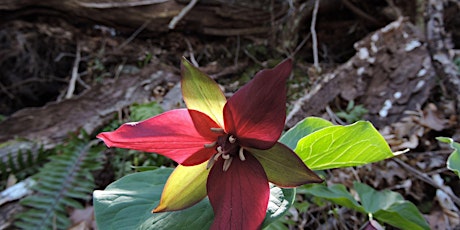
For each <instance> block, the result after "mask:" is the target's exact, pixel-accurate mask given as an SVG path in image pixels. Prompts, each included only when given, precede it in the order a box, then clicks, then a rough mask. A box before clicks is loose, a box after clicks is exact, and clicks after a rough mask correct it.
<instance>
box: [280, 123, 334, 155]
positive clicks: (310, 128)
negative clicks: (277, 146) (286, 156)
mask: <svg viewBox="0 0 460 230" xmlns="http://www.w3.org/2000/svg"><path fill="white" fill-rule="evenodd" d="M328 126H332V123H331V122H330V121H327V120H324V119H322V118H319V117H307V118H305V119H303V120H301V121H300V122H299V123H297V124H296V125H295V126H294V127H292V128H291V129H289V130H288V131H287V132H286V133H284V134H283V136H282V137H281V138H280V140H279V142H281V143H283V144H285V145H286V146H288V147H289V148H290V149H295V148H296V146H297V142H298V141H299V140H300V139H302V138H303V137H305V136H307V135H308V134H310V133H313V132H314V131H316V130H320V129H322V128H325V127H328Z"/></svg>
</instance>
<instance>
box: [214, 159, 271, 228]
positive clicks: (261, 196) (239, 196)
mask: <svg viewBox="0 0 460 230" xmlns="http://www.w3.org/2000/svg"><path fill="white" fill-rule="evenodd" d="M223 162H224V160H223V159H222V158H220V159H219V160H218V161H217V162H216V163H215V165H214V166H213V167H212V168H211V172H209V176H208V181H207V184H206V188H207V190H208V197H209V200H210V201H211V205H212V208H213V210H214V222H213V224H212V226H211V229H218V230H226V229H259V228H260V226H261V224H262V222H263V220H264V218H265V215H266V211H267V205H268V198H269V196H270V188H269V186H268V180H267V176H266V175H265V172H264V170H263V168H262V166H261V165H260V164H259V162H258V161H257V160H256V159H255V158H254V157H253V156H251V154H247V156H246V160H245V161H241V160H240V159H239V158H238V157H235V158H233V162H232V164H231V165H230V168H229V169H228V170H227V171H226V172H224V171H223V170H222V167H223Z"/></svg>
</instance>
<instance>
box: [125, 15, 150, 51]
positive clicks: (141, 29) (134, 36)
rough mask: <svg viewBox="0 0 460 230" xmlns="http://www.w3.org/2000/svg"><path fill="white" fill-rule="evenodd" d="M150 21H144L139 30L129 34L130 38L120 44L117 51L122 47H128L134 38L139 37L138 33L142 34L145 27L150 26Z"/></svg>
mask: <svg viewBox="0 0 460 230" xmlns="http://www.w3.org/2000/svg"><path fill="white" fill-rule="evenodd" d="M151 21H152V20H151V19H150V20H147V21H145V22H144V23H143V24H142V25H141V26H140V27H139V28H137V30H136V31H134V33H133V34H131V36H129V38H128V39H126V41H124V42H123V43H121V45H120V46H119V47H118V49H121V48H123V47H124V46H126V45H128V44H129V43H130V42H131V41H132V40H134V38H136V37H137V35H139V33H140V32H142V31H143V30H144V29H145V27H147V26H148V25H149V24H150V22H151Z"/></svg>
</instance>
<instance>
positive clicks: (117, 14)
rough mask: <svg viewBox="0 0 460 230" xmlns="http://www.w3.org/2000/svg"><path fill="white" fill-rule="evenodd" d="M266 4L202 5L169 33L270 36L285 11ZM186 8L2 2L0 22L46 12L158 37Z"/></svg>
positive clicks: (168, 0) (281, 4)
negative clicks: (175, 31)
mask: <svg viewBox="0 0 460 230" xmlns="http://www.w3.org/2000/svg"><path fill="white" fill-rule="evenodd" d="M271 2H272V1H270V0H264V1H255V2H252V1H244V0H236V1H231V3H227V1H220V0H202V1H199V2H198V4H196V5H195V6H194V7H193V8H192V10H190V11H189V12H188V13H187V14H186V15H185V17H183V18H182V19H181V20H179V21H178V24H177V26H176V28H175V29H176V30H179V31H192V32H195V33H200V34H206V35H219V36H231V35H247V34H267V33H268V32H270V31H271V26H272V25H271V20H276V19H277V18H279V17H280V16H282V15H284V14H285V13H286V12H287V10H288V5H287V2H286V1H273V5H272V4H271ZM187 3H188V1H175V0H131V1H121V0H112V1H101V0H93V1H90V0H66V1H61V0H43V1H35V0H18V1H16V0H7V1H1V2H0V12H1V13H2V14H3V15H4V16H3V18H4V20H5V19H13V18H17V17H20V16H24V15H31V14H40V13H47V14H58V15H60V16H62V17H65V18H67V19H69V21H74V20H75V19H76V18H78V20H82V19H87V20H91V21H93V22H95V23H96V24H103V25H108V26H112V27H115V28H117V29H119V30H123V28H124V29H128V30H130V31H132V30H133V29H137V28H139V27H140V26H142V25H144V23H145V24H146V25H145V29H147V30H149V31H152V32H155V33H162V32H168V31H169V30H170V29H169V28H168V24H169V23H170V21H171V20H172V19H173V18H174V17H175V16H177V15H178V14H179V13H180V12H181V10H182V9H183V8H184V7H185V6H186V4H187ZM272 8H273V10H272Z"/></svg>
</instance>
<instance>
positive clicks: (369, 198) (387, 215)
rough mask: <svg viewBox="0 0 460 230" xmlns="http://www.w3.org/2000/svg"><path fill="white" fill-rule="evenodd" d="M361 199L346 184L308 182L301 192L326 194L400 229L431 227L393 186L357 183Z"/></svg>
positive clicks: (334, 201)
mask: <svg viewBox="0 0 460 230" xmlns="http://www.w3.org/2000/svg"><path fill="white" fill-rule="evenodd" d="M353 185H354V186H353V189H354V191H356V193H357V195H358V200H357V199H355V197H354V196H353V195H352V194H351V193H350V192H349V191H348V190H347V188H346V187H345V186H344V185H342V184H334V185H331V186H326V185H323V184H315V185H305V186H303V187H302V188H300V189H299V191H298V193H303V194H309V195H312V196H314V197H315V198H322V199H325V200H327V201H330V202H332V203H334V204H338V205H341V206H344V207H347V208H350V209H353V210H355V211H357V212H360V213H363V214H366V215H367V216H368V217H369V220H373V219H374V218H375V219H376V220H378V221H381V222H383V223H387V224H389V225H392V226H394V227H397V228H399V229H407V230H412V229H420V230H423V229H430V226H429V225H428V223H427V222H426V220H425V219H424V217H423V215H422V214H421V213H420V211H419V210H418V209H417V207H416V206H415V205H414V204H412V203H411V202H409V201H407V200H405V199H404V198H403V197H402V196H401V195H400V194H399V193H397V192H392V191H390V190H383V191H376V190H375V189H373V188H371V187H370V186H368V185H366V184H362V183H359V182H354V183H353Z"/></svg>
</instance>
